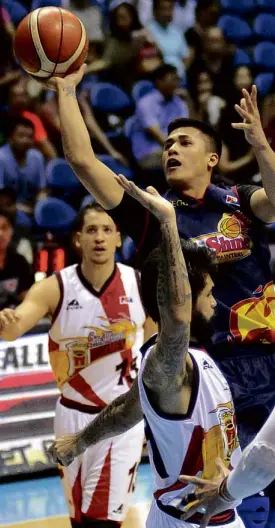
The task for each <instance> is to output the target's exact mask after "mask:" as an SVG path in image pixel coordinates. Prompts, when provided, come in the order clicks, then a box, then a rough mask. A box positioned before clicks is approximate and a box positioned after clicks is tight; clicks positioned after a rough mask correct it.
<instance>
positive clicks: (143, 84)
mask: <svg viewBox="0 0 275 528" xmlns="http://www.w3.org/2000/svg"><path fill="white" fill-rule="evenodd" d="M152 90H154V84H153V83H152V82H151V81H146V80H143V81H138V82H137V83H136V84H135V85H134V87H133V90H132V97H133V99H134V101H135V103H137V102H138V101H139V100H140V99H141V98H142V97H144V95H147V94H148V93H149V92H151V91H152Z"/></svg>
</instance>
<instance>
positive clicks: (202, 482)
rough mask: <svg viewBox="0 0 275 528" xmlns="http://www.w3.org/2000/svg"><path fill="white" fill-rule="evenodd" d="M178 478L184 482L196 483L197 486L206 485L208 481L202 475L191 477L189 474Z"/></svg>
mask: <svg viewBox="0 0 275 528" xmlns="http://www.w3.org/2000/svg"><path fill="white" fill-rule="evenodd" d="M178 480H179V481H180V482H184V483H189V484H196V485H197V486H205V485H206V483H207V482H208V481H206V480H204V479H202V478H200V477H190V476H189V475H180V476H179V478H178Z"/></svg>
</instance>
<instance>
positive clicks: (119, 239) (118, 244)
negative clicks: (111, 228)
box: [116, 231, 122, 248]
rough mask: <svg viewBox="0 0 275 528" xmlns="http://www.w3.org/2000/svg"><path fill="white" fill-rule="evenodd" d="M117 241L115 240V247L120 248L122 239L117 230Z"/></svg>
mask: <svg viewBox="0 0 275 528" xmlns="http://www.w3.org/2000/svg"><path fill="white" fill-rule="evenodd" d="M116 235H117V242H116V247H117V248H120V247H121V246H122V241H121V234H120V232H119V231H117V234H116Z"/></svg>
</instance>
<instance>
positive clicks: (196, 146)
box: [162, 127, 219, 189]
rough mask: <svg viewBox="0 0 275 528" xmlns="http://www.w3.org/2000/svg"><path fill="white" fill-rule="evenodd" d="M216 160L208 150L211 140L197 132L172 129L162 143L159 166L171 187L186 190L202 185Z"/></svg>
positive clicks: (217, 159) (215, 155) (215, 156)
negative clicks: (160, 163) (160, 165)
mask: <svg viewBox="0 0 275 528" xmlns="http://www.w3.org/2000/svg"><path fill="white" fill-rule="evenodd" d="M218 161H219V158H218V155H217V154H215V153H213V152H211V151H210V141H208V138H207V136H205V135H204V134H202V132H201V131H200V130H197V129H196V128H192V127H183V128H177V129H176V130H173V132H171V134H170V135H169V136H168V138H167V140H166V141H165V144H164V148H163V154H162V163H163V170H164V173H165V176H166V180H167V182H168V183H169V185H170V186H171V187H175V188H183V189H184V188H188V187H189V186H192V188H194V186H196V183H198V185H201V183H202V178H204V179H205V175H206V174H207V175H208V176H209V182H210V177H211V168H213V167H214V166H215V165H216V164H217V163H218Z"/></svg>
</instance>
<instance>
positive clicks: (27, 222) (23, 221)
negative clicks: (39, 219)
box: [15, 210, 33, 229]
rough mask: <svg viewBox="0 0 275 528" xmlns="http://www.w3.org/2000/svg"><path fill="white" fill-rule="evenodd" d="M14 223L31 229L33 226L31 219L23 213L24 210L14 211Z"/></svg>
mask: <svg viewBox="0 0 275 528" xmlns="http://www.w3.org/2000/svg"><path fill="white" fill-rule="evenodd" d="M15 224H16V225H17V226H21V227H25V228H26V229H31V228H32V226H33V222H32V219H31V218H30V217H29V215H27V214H26V213H24V211H18V210H17V211H16V217H15Z"/></svg>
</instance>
